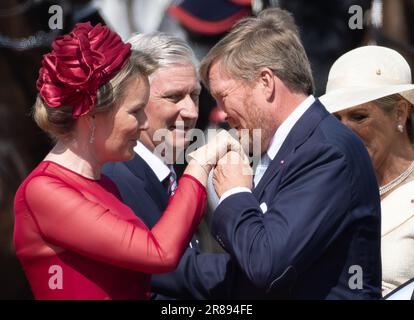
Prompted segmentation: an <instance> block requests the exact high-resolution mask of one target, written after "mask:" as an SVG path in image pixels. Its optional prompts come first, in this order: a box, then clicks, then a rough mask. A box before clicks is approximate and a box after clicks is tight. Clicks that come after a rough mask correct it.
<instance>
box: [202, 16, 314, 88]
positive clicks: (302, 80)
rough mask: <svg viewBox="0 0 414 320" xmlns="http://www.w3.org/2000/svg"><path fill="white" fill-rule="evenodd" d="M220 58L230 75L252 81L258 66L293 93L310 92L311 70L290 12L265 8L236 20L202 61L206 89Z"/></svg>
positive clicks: (311, 83) (312, 85)
mask: <svg viewBox="0 0 414 320" xmlns="http://www.w3.org/2000/svg"><path fill="white" fill-rule="evenodd" d="M217 61H220V64H221V66H222V67H224V70H225V71H226V72H228V74H229V75H232V76H235V77H236V78H238V79H244V80H247V81H252V80H253V79H255V77H257V72H258V71H259V70H260V68H263V67H267V68H269V69H271V70H272V71H273V74H274V75H276V76H277V77H278V78H279V79H281V80H282V81H283V83H284V84H285V85H286V86H287V87H288V88H289V89H290V90H291V91H293V92H298V93H299V92H300V93H305V94H312V93H313V91H314V84H313V77H312V71H311V67H310V63H309V60H308V58H307V56H306V53H305V49H304V48H303V46H302V43H301V41H300V37H299V31H298V28H297V26H296V24H295V21H294V19H293V17H292V15H291V14H290V13H289V12H287V11H285V10H282V9H266V10H264V11H262V12H261V13H260V14H259V15H258V16H257V17H249V18H245V19H243V20H241V21H239V22H238V23H237V24H236V25H235V26H234V27H233V28H232V30H231V31H230V33H228V34H227V35H226V36H225V37H224V38H223V39H222V40H220V41H219V42H218V43H217V44H216V45H215V46H214V47H213V48H212V49H211V50H210V52H209V53H208V54H207V56H206V57H205V58H204V59H203V60H202V62H201V68H200V75H201V80H202V82H203V83H204V85H205V86H206V87H207V88H209V81H208V78H209V76H208V74H209V71H210V68H211V66H212V64H213V63H215V62H217Z"/></svg>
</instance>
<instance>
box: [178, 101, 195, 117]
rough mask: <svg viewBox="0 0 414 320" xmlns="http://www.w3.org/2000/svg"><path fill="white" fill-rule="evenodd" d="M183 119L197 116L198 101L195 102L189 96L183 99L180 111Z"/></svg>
mask: <svg viewBox="0 0 414 320" xmlns="http://www.w3.org/2000/svg"><path fill="white" fill-rule="evenodd" d="M180 115H181V117H182V118H183V119H187V120H193V119H197V118H198V102H195V101H194V100H193V99H192V98H191V97H190V96H186V97H185V99H184V101H183V108H182V109H181V111H180Z"/></svg>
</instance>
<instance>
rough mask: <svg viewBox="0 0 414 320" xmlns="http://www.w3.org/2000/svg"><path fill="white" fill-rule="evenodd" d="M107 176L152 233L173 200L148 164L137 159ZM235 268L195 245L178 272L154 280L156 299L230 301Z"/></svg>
mask: <svg viewBox="0 0 414 320" xmlns="http://www.w3.org/2000/svg"><path fill="white" fill-rule="evenodd" d="M103 172H104V174H105V175H107V176H108V177H109V178H111V179H112V180H113V181H114V182H115V184H116V185H117V187H118V189H119V192H120V193H121V197H122V199H123V201H124V203H125V204H127V205H128V206H129V207H130V208H131V209H132V210H133V211H134V212H135V214H136V215H137V216H138V217H140V218H141V219H142V220H143V221H144V223H145V224H146V225H147V227H148V228H150V229H151V228H152V227H153V226H154V224H155V223H156V222H157V221H158V220H159V219H160V217H161V215H162V213H163V212H164V210H165V209H166V207H167V204H168V198H169V196H168V193H167V190H166V188H165V187H164V186H163V184H162V183H161V182H160V181H159V180H158V178H157V176H156V175H155V173H154V172H153V170H152V169H151V168H150V167H149V166H148V164H147V163H146V162H145V161H144V160H143V159H142V158H141V157H140V156H139V155H135V157H134V159H132V160H131V161H127V162H117V163H111V164H107V165H105V166H104V169H103ZM172 227H173V226H172ZM231 268H233V266H232V265H231V263H230V257H229V255H228V254H210V253H200V251H199V249H198V248H197V243H196V241H192V248H190V247H188V248H187V250H186V251H185V253H184V255H183V257H182V259H181V260H180V263H179V265H178V267H177V269H176V271H174V272H171V273H167V274H160V275H153V276H152V282H151V284H152V291H153V292H154V293H157V295H156V296H155V297H154V298H156V299H167V298H169V297H180V298H188V299H191V298H195V299H223V298H227V297H229V295H230V294H229V290H230V289H231V286H230V284H229V283H228V282H229V281H231V277H229V274H231V273H232V272H231Z"/></svg>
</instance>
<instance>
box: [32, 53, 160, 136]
mask: <svg viewBox="0 0 414 320" xmlns="http://www.w3.org/2000/svg"><path fill="white" fill-rule="evenodd" d="M157 68H158V64H157V63H156V62H155V61H154V60H153V59H152V58H151V57H150V56H148V55H147V54H144V53H142V52H138V51H133V52H132V53H131V56H130V58H129V60H128V62H127V64H126V65H125V66H124V67H123V68H122V69H121V70H120V71H119V72H118V73H117V74H116V75H115V76H114V77H113V78H112V79H111V80H110V81H109V82H108V83H106V84H104V85H103V86H101V87H100V88H99V89H98V92H97V99H96V102H95V105H94V107H93V109H92V111H91V112H90V114H91V115H94V114H97V113H99V112H106V111H109V110H111V109H112V108H113V107H114V106H115V104H116V102H117V101H119V99H120V98H121V97H122V95H123V93H124V91H125V88H126V86H127V84H128V83H129V80H130V79H132V78H133V77H148V76H149V75H150V74H151V73H153V72H154V71H155V70H156V69H157ZM33 118H34V120H35V121H36V123H37V125H38V126H39V127H40V128H41V129H42V130H43V131H44V132H46V133H48V134H49V135H50V136H51V137H52V139H54V140H67V139H70V138H71V137H72V131H73V127H74V125H75V122H76V119H74V118H73V117H72V106H61V107H58V108H52V107H49V106H48V105H47V104H46V103H44V102H43V100H42V98H41V97H40V95H38V96H37V99H36V102H35V104H34V106H33Z"/></svg>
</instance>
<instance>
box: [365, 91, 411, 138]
mask: <svg viewBox="0 0 414 320" xmlns="http://www.w3.org/2000/svg"><path fill="white" fill-rule="evenodd" d="M401 100H404V101H406V102H407V103H408V105H409V108H410V110H409V112H408V117H407V121H406V123H405V127H406V130H407V134H408V138H409V139H410V142H411V144H413V143H414V108H413V105H412V104H411V103H410V102H409V101H408V100H407V99H405V98H404V97H403V96H402V95H400V94H398V93H396V94H392V95H390V96H386V97H383V98H380V99H377V100H374V101H373V102H374V103H375V105H377V106H378V107H379V108H380V109H381V110H382V111H384V112H385V113H388V114H391V113H392V112H393V111H394V109H395V106H396V105H397V103H398V102H399V101H401Z"/></svg>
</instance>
